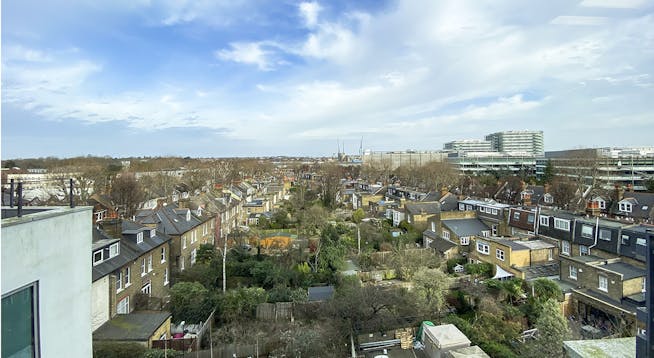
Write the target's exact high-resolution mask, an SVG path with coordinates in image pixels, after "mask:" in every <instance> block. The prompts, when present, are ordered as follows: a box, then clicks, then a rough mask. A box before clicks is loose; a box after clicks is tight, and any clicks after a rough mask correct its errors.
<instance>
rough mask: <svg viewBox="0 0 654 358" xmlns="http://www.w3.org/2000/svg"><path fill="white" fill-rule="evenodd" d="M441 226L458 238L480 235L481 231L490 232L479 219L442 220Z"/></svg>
mask: <svg viewBox="0 0 654 358" xmlns="http://www.w3.org/2000/svg"><path fill="white" fill-rule="evenodd" d="M442 224H443V226H445V227H447V228H448V229H450V230H451V231H452V232H454V233H455V234H456V235H457V236H458V237H462V236H472V235H481V232H482V231H489V230H490V228H489V227H488V226H487V225H486V224H484V223H483V222H482V221H481V220H479V219H453V220H443V221H442Z"/></svg>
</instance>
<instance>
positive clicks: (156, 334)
mask: <svg viewBox="0 0 654 358" xmlns="http://www.w3.org/2000/svg"><path fill="white" fill-rule="evenodd" d="M164 333H165V334H166V338H168V339H170V338H171V335H170V317H168V319H166V321H165V322H164V323H162V324H161V326H159V328H157V330H156V331H155V332H154V334H153V335H152V336H150V339H148V347H150V348H152V341H154V340H158V339H159V337H161V335H162V334H164Z"/></svg>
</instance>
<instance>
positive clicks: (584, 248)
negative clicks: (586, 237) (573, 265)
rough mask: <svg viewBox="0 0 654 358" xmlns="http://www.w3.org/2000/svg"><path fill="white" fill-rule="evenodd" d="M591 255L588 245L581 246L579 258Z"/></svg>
mask: <svg viewBox="0 0 654 358" xmlns="http://www.w3.org/2000/svg"><path fill="white" fill-rule="evenodd" d="M588 255H590V249H589V248H588V246H586V245H579V256H588Z"/></svg>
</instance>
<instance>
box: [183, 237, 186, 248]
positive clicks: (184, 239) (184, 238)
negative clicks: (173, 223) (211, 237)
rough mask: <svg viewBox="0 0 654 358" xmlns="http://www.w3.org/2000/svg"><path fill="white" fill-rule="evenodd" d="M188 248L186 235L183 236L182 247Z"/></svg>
mask: <svg viewBox="0 0 654 358" xmlns="http://www.w3.org/2000/svg"><path fill="white" fill-rule="evenodd" d="M185 248H186V236H182V249H185Z"/></svg>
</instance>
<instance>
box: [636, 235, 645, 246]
mask: <svg viewBox="0 0 654 358" xmlns="http://www.w3.org/2000/svg"><path fill="white" fill-rule="evenodd" d="M636 245H640V246H647V240H645V239H643V238H642V237H637V238H636Z"/></svg>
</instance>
